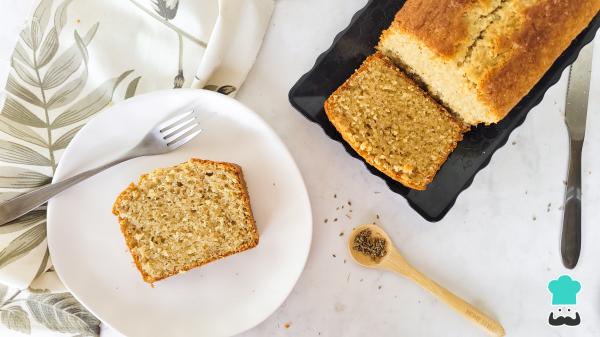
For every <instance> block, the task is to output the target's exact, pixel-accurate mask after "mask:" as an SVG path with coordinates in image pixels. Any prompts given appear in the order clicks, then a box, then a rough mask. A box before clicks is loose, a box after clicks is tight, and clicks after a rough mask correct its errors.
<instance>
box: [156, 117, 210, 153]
mask: <svg viewBox="0 0 600 337" xmlns="http://www.w3.org/2000/svg"><path fill="white" fill-rule="evenodd" d="M201 131H202V129H201V128H200V124H199V121H198V114H196V113H195V111H194V110H192V111H188V112H185V113H182V114H180V115H178V116H175V117H173V118H170V119H169V120H167V121H165V122H164V123H162V124H161V125H160V130H159V132H160V133H161V135H162V137H163V139H164V140H165V141H166V142H167V146H180V145H183V144H185V143H187V142H188V141H190V140H191V139H192V138H194V137H196V136H197V135H198V134H199V133H200V132H201Z"/></svg>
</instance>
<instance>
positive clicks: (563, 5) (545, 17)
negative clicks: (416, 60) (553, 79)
mask: <svg viewBox="0 0 600 337" xmlns="http://www.w3.org/2000/svg"><path fill="white" fill-rule="evenodd" d="M599 11H600V0H533V1H520V0H503V1H501V2H500V1H497V0H496V1H494V0H407V1H406V3H405V4H404V6H403V7H402V8H401V10H400V11H399V12H398V13H397V14H396V17H395V20H394V22H393V23H392V25H391V26H390V28H389V29H387V30H386V31H384V32H383V33H382V35H381V38H380V42H379V47H378V48H379V49H380V50H382V47H383V41H385V40H388V39H389V40H393V39H392V36H393V35H394V34H402V35H406V36H410V37H411V38H414V40H416V41H418V43H419V44H421V45H422V46H423V47H424V48H427V49H429V50H430V51H431V52H432V53H433V54H434V55H436V58H439V60H440V61H441V63H443V62H449V63H452V64H457V65H458V66H459V68H460V69H461V71H465V75H466V76H465V77H466V78H467V79H468V80H469V81H470V82H471V83H472V84H473V86H474V88H475V89H473V90H474V94H475V95H476V97H477V100H478V101H479V103H480V104H481V106H483V107H484V109H487V110H488V111H489V114H486V115H485V116H482V117H481V119H480V121H483V122H485V123H486V124H489V123H493V122H498V121H500V120H501V119H503V118H504V117H505V116H506V114H508V112H509V111H510V110H511V109H512V108H513V107H514V106H515V105H516V104H517V103H518V102H519V101H520V100H521V99H522V98H523V97H524V96H525V95H526V94H527V93H528V92H529V91H530V90H531V89H532V88H533V87H534V86H535V84H536V83H537V82H538V81H539V80H540V79H541V78H542V77H543V76H544V74H545V73H546V72H547V71H548V70H549V69H550V67H551V66H552V64H553V63H554V62H555V60H556V59H557V58H558V57H559V56H560V55H561V53H562V52H563V51H564V50H565V49H567V47H568V46H569V45H570V44H571V42H572V41H573V39H575V38H576V37H577V35H578V34H579V33H580V32H581V31H582V30H583V29H585V27H587V25H588V24H589V22H590V21H591V20H592V19H593V18H594V16H595V15H597V14H598V12H599ZM500 13H502V15H499V14H500ZM499 25H505V26H499ZM492 31H493V32H492ZM481 41H484V42H483V43H481ZM475 54H477V56H474V55H475ZM405 63H409V62H405ZM408 70H410V71H412V69H408ZM448 71H453V70H452V67H448ZM427 85H428V86H430V87H431V86H432V83H427ZM445 103H447V104H448V102H445ZM449 105H452V104H449ZM455 109H459V108H456V107H455ZM457 112H459V113H460V111H457Z"/></svg>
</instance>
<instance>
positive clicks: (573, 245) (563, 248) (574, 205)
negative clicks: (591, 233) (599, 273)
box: [560, 140, 583, 269]
mask: <svg viewBox="0 0 600 337" xmlns="http://www.w3.org/2000/svg"><path fill="white" fill-rule="evenodd" d="M582 149H583V141H580V140H571V146H570V151H569V152H570V159H569V175H568V177H567V187H566V192H565V205H564V214H563V227H562V238H561V241H560V252H561V255H562V261H563V265H564V266H565V267H567V268H568V269H573V268H575V266H576V265H577V261H578V260H579V253H580V251H581V151H582Z"/></svg>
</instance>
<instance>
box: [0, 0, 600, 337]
mask: <svg viewBox="0 0 600 337" xmlns="http://www.w3.org/2000/svg"><path fill="white" fill-rule="evenodd" d="M4 1H9V2H10V1H13V2H15V3H18V2H20V1H16V0H4ZM276 3H277V5H276V9H275V12H274V14H273V18H272V21H271V24H270V29H269V31H268V32H267V35H266V38H265V41H264V45H263V48H262V51H261V52H260V54H259V57H258V60H257V63H256V65H255V66H254V68H253V70H252V72H251V73H250V75H249V77H248V80H247V81H246V83H245V85H244V86H243V87H242V89H241V90H240V92H239V94H238V96H237V98H238V99H239V100H240V101H241V102H243V103H245V104H246V105H248V106H249V107H250V108H252V109H253V110H255V111H256V112H257V113H258V114H260V115H261V116H263V117H264V118H265V119H266V120H267V122H268V123H269V124H271V126H272V127H273V128H274V129H275V130H276V132H277V133H278V134H279V135H280V137H281V138H282V139H283V141H284V142H285V143H286V144H287V146H288V147H289V149H290V151H291V153H292V154H293V156H294V157H295V159H296V161H297V163H298V166H299V167H300V170H301V171H302V174H303V176H304V179H305V181H306V184H307V188H308V191H309V194H310V198H311V204H312V207H313V214H314V234H313V245H312V250H311V253H310V257H309V260H308V262H307V265H306V269H305V271H304V273H303V275H302V277H301V278H300V280H299V282H298V284H297V286H296V287H295V289H294V290H293V292H292V294H291V295H290V297H289V298H288V299H287V300H286V301H285V303H284V304H283V306H282V307H281V308H280V309H279V310H277V312H276V313H275V314H273V315H272V316H271V317H269V318H268V319H267V320H266V321H264V322H263V323H261V324H260V325H259V326H257V327H256V328H254V329H252V330H251V331H248V332H246V333H244V334H242V336H245V337H258V336H297V337H308V336H444V337H453V336H455V337H468V336H484V335H485V334H484V333H482V332H481V331H480V330H479V329H478V328H476V327H474V326H473V325H471V324H469V323H468V322H466V321H465V320H464V319H462V318H461V317H459V316H458V315H457V314H455V313H454V312H452V311H451V310H450V309H448V308H447V307H446V306H445V305H443V304H442V303H441V302H439V301H438V300H436V299H434V298H433V297H432V296H430V295H429V294H428V293H426V292H425V291H424V290H421V289H420V288H418V287H417V286H415V285H413V284H411V283H410V282H409V281H407V280H405V279H402V278H400V277H398V276H396V275H392V274H390V273H385V272H379V271H374V270H366V269H362V268H360V267H358V266H357V265H355V264H353V263H352V262H351V261H350V259H349V256H348V253H347V252H346V249H345V242H346V239H347V234H348V233H349V232H350V230H351V228H352V227H353V226H356V225H358V224H360V223H364V222H372V221H376V222H377V223H379V224H381V226H383V227H384V228H385V229H386V230H387V231H388V232H389V233H390V235H391V237H392V238H393V240H394V241H395V243H396V244H397V246H398V247H399V249H400V250H401V251H402V253H403V254H404V255H405V256H406V257H407V258H408V259H409V260H410V261H412V263H413V264H414V265H415V266H416V267H418V268H420V269H421V270H422V271H423V272H424V273H426V274H428V275H429V276H431V277H432V278H433V279H435V280H437V281H438V282H439V283H440V284H442V285H444V286H446V287H447V288H448V289H451V290H452V291H454V292H456V293H457V294H459V295H460V296H463V297H464V298H465V299H467V300H468V301H470V302H472V303H473V304H475V305H476V306H478V307H480V308H481V309H483V310H484V311H486V312H487V313H489V314H490V315H491V316H492V317H494V318H496V319H498V320H499V321H500V322H501V323H502V324H503V326H504V327H505V329H506V331H507V336H522V337H530V336H564V337H567V336H568V337H573V336H598V335H600V316H599V315H598V311H599V310H600V268H598V265H597V260H596V259H597V258H598V257H600V245H598V244H595V243H594V242H595V238H600V226H596V225H595V224H594V222H595V220H596V216H595V207H597V206H596V205H598V204H599V202H600V188H594V186H600V157H598V156H594V155H593V154H594V153H598V152H599V151H600V132H597V131H596V130H600V115H599V114H598V110H599V109H600V95H598V93H600V47H598V48H596V54H595V62H594V64H595V66H596V67H595V68H594V72H593V83H592V89H591V92H592V95H591V96H592V97H591V102H590V108H589V113H588V129H587V130H588V133H587V138H586V143H585V147H584V160H583V168H584V175H583V244H582V245H583V247H582V252H581V258H580V262H579V265H578V266H577V267H576V269H575V270H573V271H567V270H566V269H565V268H564V267H563V266H562V264H561V258H560V251H559V238H560V229H561V219H562V213H561V205H562V199H563V193H564V185H563V180H564V179H565V176H566V160H567V134H566V129H565V126H564V122H563V113H564V103H565V100H564V97H565V93H566V84H567V81H566V76H564V75H563V78H562V80H561V81H560V82H559V83H558V84H557V85H555V86H554V87H552V88H551V89H550V90H549V91H548V93H547V94H546V97H545V99H544V100H543V102H542V103H541V104H540V105H539V106H537V107H536V108H535V109H533V110H532V111H531V112H530V114H529V116H528V118H527V120H526V121H525V123H524V124H523V125H522V126H521V127H519V128H518V129H517V130H515V132H514V133H513V134H512V136H511V138H510V140H509V142H508V143H507V145H506V146H505V147H503V148H502V149H500V150H499V151H498V152H497V153H496V154H495V155H494V156H493V158H492V161H491V163H490V165H489V166H488V167H486V168H485V169H484V170H483V171H481V172H480V173H479V174H478V175H477V177H476V178H475V180H474V182H473V184H472V186H471V187H470V188H469V189H467V190H466V191H465V192H463V193H462V194H461V195H460V197H459V198H458V200H457V202H456V204H455V206H454V207H453V209H452V210H451V211H450V212H449V213H448V215H447V216H446V217H445V218H444V219H443V220H442V221H440V222H438V223H428V222H426V221H425V220H423V219H422V218H420V217H419V215H417V214H416V213H415V212H414V211H413V210H412V209H411V208H410V207H409V206H408V204H407V202H406V201H405V200H404V199H403V198H402V197H401V196H399V195H397V194H395V193H393V192H391V191H390V190H389V189H388V188H387V186H386V185H385V184H384V182H383V181H382V180H381V179H379V178H377V177H375V176H373V175H371V174H370V173H369V172H368V171H367V169H366V168H365V167H364V165H363V164H362V163H361V162H360V161H358V160H356V159H354V158H352V157H350V156H349V155H348V154H347V153H346V151H345V150H344V149H343V147H342V146H341V145H340V144H339V143H337V142H334V141H332V140H330V139H329V138H328V137H327V136H326V135H325V134H324V133H323V132H322V131H321V129H320V128H319V127H318V126H317V125H315V124H312V123H310V122H309V121H308V120H306V119H305V118H304V117H303V116H301V115H300V114H299V113H298V112H297V111H296V110H294V108H292V106H291V105H290V103H289V102H288V99H287V93H288V91H289V89H290V88H291V86H292V85H293V84H294V83H295V82H296V80H297V79H298V78H299V77H300V76H301V75H302V74H304V73H305V72H306V71H308V70H309V69H310V68H311V67H312V65H313V64H314V61H315V58H316V57H317V56H318V55H319V54H320V53H321V52H322V51H324V50H325V49H327V48H328V47H329V46H330V44H331V42H332V40H333V38H334V36H335V35H336V34H337V33H338V32H339V31H340V30H342V29H343V28H345V27H346V26H347V24H348V23H349V21H350V18H351V17H352V15H353V14H354V13H355V12H356V11H357V10H358V9H360V8H361V7H362V6H363V5H364V4H365V3H366V0H352V1H350V0H329V1H319V0H303V1H298V0H278V1H277V2H276ZM2 16H4V15H0V17H2ZM0 22H2V21H1V20H0ZM4 25H6V23H0V31H3V28H2V26H4ZM5 32H6V30H5V31H3V33H1V34H0V47H4V46H5V45H6V41H4V40H5V39H6V38H7V35H8V33H5ZM0 55H2V56H4V55H6V52H5V51H2V53H1V54H0ZM5 60H6V59H2V58H0V65H2V67H1V68H2V69H0V79H3V78H4V75H5V71H6V69H4V68H6V66H5V63H3V62H5ZM2 82H4V80H3V81H2ZM334 195H337V198H335V197H334ZM348 201H351V203H352V206H348V204H347V202H348ZM342 205H344V209H340V210H337V208H338V207H341V206H342ZM349 209H351V210H352V213H351V218H350V219H349V218H348V217H346V214H348V210H349ZM377 215H379V220H377ZM334 218H338V221H336V222H334V221H333V219H334ZM325 219H329V221H328V222H327V223H325V221H324V220H325ZM341 233H345V234H346V235H344V236H341V237H340V234H341ZM562 274H568V275H571V276H572V277H573V278H575V279H577V280H579V281H580V282H581V285H582V290H581V292H580V293H579V294H578V297H577V298H578V303H577V306H576V310H577V311H578V312H579V313H580V315H581V320H582V323H581V324H580V325H579V326H577V327H565V326H563V327H552V326H550V325H549V324H548V322H547V320H548V315H549V313H550V311H551V310H552V306H551V294H550V293H549V291H548V289H547V285H548V282H549V281H550V280H552V279H556V278H558V276H560V275H562ZM106 335H114V334H112V333H107V334H106Z"/></svg>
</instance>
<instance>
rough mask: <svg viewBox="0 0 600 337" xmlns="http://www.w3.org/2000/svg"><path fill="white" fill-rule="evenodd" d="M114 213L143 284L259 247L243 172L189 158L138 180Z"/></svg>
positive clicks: (115, 207)
mask: <svg viewBox="0 0 600 337" xmlns="http://www.w3.org/2000/svg"><path fill="white" fill-rule="evenodd" d="M113 213H114V214H115V215H117V216H118V219H119V223H120V226H121V231H122V232H123V235H124V237H125V241H126V244H127V246H128V248H129V250H130V252H131V255H132V257H133V259H134V262H135V264H136V266H137V268H138V269H139V271H140V272H141V274H142V277H143V279H144V281H146V282H149V283H152V282H155V281H158V280H161V279H164V278H166V277H168V276H171V275H175V274H178V273H181V272H184V271H187V270H189V269H191V268H194V267H198V266H201V265H203V264H206V263H208V262H211V261H214V260H216V259H219V258H222V257H225V256H228V255H231V254H234V253H238V252H241V251H244V250H247V249H250V248H252V247H255V246H256V245H257V244H258V231H257V229H256V225H255V222H254V218H253V216H252V209H251V206H250V201H249V198H248V193H247V190H246V185H245V182H244V178H243V174H242V170H241V168H240V167H239V166H237V165H235V164H230V163H222V162H213V161H208V160H201V159H196V158H192V159H190V160H189V161H187V162H185V163H182V164H179V165H176V166H173V167H169V168H159V169H156V170H154V171H152V172H150V173H148V174H144V175H142V176H141V177H140V179H139V182H138V183H137V184H133V183H132V184H131V185H129V187H127V188H126V189H125V190H124V191H123V192H122V193H121V194H120V195H119V196H118V198H117V200H116V201H115V203H114V205H113Z"/></svg>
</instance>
